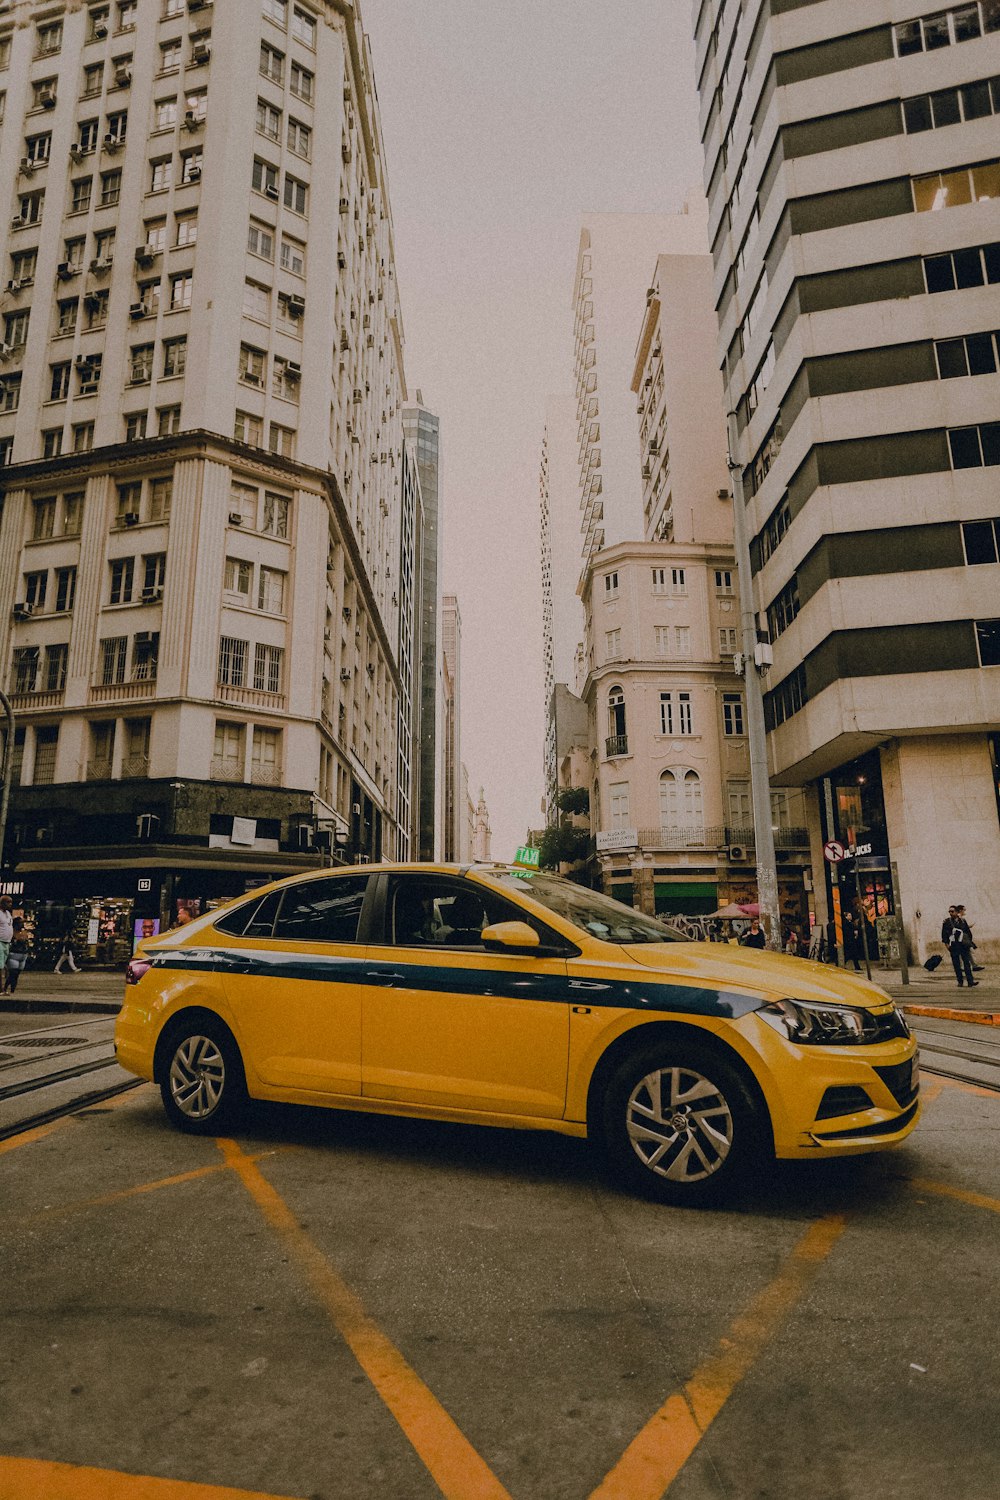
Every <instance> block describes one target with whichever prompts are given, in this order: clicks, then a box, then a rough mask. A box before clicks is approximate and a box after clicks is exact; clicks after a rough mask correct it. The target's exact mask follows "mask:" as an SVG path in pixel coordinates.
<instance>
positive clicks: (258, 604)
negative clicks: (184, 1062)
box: [0, 0, 406, 956]
mask: <svg viewBox="0 0 1000 1500" xmlns="http://www.w3.org/2000/svg"><path fill="white" fill-rule="evenodd" d="M15 20H16V24H15ZM0 90H2V91H3V92H4V105H5V117H4V124H3V129H2V135H0V205H2V206H3V209H4V214H5V217H4V219H3V236H2V244H0V253H2V256H3V269H4V274H3V285H4V286H5V288H6V290H5V293H4V299H3V307H2V309H0V340H2V347H0V361H2V363H0V381H2V395H0V459H2V462H3V464H4V469H5V472H4V476H3V478H4V488H5V500H4V507H3V518H2V523H0V631H2V634H3V640H2V642H0V651H2V659H3V662H4V670H5V673H6V680H7V685H8V688H9V691H10V692H11V693H12V695H13V698H14V703H15V708H16V710H17V714H18V722H19V725H20V728H19V730H18V742H17V745H16V747H15V753H16V757H17V766H18V771H19V777H20V782H21V785H20V788H19V790H18V791H17V793H16V797H15V801H14V808H13V814H12V821H11V825H10V830H9V832H10V842H9V845H8V851H7V854H8V861H9V862H12V863H14V864H15V865H16V874H17V876H18V879H19V880H23V882H24V886H25V892H24V894H25V896H26V898H29V899H33V900H35V901H36V902H37V903H38V904H39V905H40V906H44V905H45V903H49V904H50V905H51V906H52V907H53V908H54V909H56V910H57V911H58V912H59V917H58V920H60V921H64V920H67V915H68V916H71V917H72V918H73V919H74V920H76V921H77V922H78V924H79V922H83V929H87V930H89V925H88V924H89V922H90V921H97V922H99V923H100V924H103V926H102V930H105V929H107V928H109V927H110V928H111V929H113V937H114V942H115V944H116V948H115V956H120V950H121V949H123V948H124V947H126V946H127V943H128V936H129V934H128V921H129V918H130V916H131V914H132V908H133V907H134V909H135V910H136V911H140V912H141V915H143V916H145V917H147V918H148V919H150V920H163V921H167V920H173V918H174V916H175V915H176V911H177V908H178V903H179V902H185V903H189V904H198V903H202V902H205V901H211V900H215V899H218V898H219V897H221V896H224V895H231V894H233V893H234V892H236V891H238V890H242V889H243V888H244V884H245V882H246V880H247V879H251V880H253V879H263V878H265V877H267V876H271V875H274V874H279V873H282V872H285V871H290V870H294V869H296V868H301V867H303V866H305V865H309V864H313V863H316V862H317V861H318V860H319V859H320V858H321V857H329V855H328V854H327V853H326V852H325V851H326V850H330V852H333V851H334V850H336V849H338V848H339V849H342V850H343V851H345V852H348V853H350V854H352V855H355V856H361V857H369V858H378V857H379V856H380V855H381V854H382V853H383V852H386V853H394V852H395V851H396V849H397V847H398V845H397V816H398V808H399V802H398V790H399V789H398V777H399V776H400V774H405V768H404V766H403V765H402V764H401V761H400V746H399V743H398V735H399V713H400V691H401V683H400V672H399V663H398V660H397V655H398V651H399V643H400V638H401V630H400V610H401V608H402V607H403V606H402V604H401V593H400V570H401V559H402V558H403V555H404V540H403V536H402V534H401V509H402V492H403V471H402V418H401V407H402V403H403V401H404V400H405V396H406V390H405V382H404V373H403V361H402V327H401V322H400V315H399V308H398V301H397V290H396V278H395V268H394V260H393V238H392V225H391V219H390V213H389V202H388V193H387V187H386V181H385V172H384V162H383V151H382V143H381V136H380V129H379V121H378V111H377V103H376V96H375V88H374V82H373V78H372V73H371V62H370V57H369V53H368V49H367V45H366V41H365V38H364V35H363V33H362V30H361V23H360V19H359V16H358V7H357V6H356V5H354V6H351V5H347V4H345V3H341V0H333V3H324V0H263V3H261V4H240V5H235V4H216V5H200V6H195V5H192V4H191V3H190V0H188V3H183V0H162V3H160V0H155V3H154V0H138V3H135V0H120V3H115V4H110V5H109V4H95V5H92V6H90V7H83V6H75V5H74V6H67V7H64V8H59V7H52V6H49V5H41V4H38V5H32V4H27V3H22V4H21V5H19V6H17V7H16V16H15V11H14V10H13V9H12V8H10V7H4V10H3V13H0ZM317 843H318V844H320V845H322V846H325V848H324V851H323V853H322V854H321V853H318V852H317V847H316V846H317ZM86 912H89V917H88V918H87V920H86V921H85V922H84V920H83V918H84V914H85V913H86ZM102 913H104V915H102ZM83 929H81V930H83Z"/></svg>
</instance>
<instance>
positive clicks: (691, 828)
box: [660, 767, 705, 846]
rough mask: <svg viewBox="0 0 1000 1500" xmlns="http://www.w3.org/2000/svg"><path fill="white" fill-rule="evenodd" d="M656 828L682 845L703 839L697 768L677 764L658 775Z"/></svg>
mask: <svg viewBox="0 0 1000 1500" xmlns="http://www.w3.org/2000/svg"><path fill="white" fill-rule="evenodd" d="M660 827H661V830H662V831H663V832H664V833H669V834H670V835H671V837H672V838H673V839H676V840H677V842H678V843H679V844H681V845H682V846H683V845H687V844H693V845H699V844H703V843H704V842H705V813H704V808H703V805H702V797H701V777H700V776H699V775H698V772H697V771H692V770H691V769H690V768H685V767H677V768H674V769H673V770H667V771H664V772H663V773H662V775H661V776H660Z"/></svg>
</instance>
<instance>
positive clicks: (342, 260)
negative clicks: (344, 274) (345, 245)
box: [337, 250, 347, 271]
mask: <svg viewBox="0 0 1000 1500" xmlns="http://www.w3.org/2000/svg"><path fill="white" fill-rule="evenodd" d="M337 265H338V266H339V267H340V269H341V270H342V271H343V270H346V268H347V256H346V255H345V254H344V252H343V250H338V251H337Z"/></svg>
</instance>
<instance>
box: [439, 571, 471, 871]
mask: <svg viewBox="0 0 1000 1500" xmlns="http://www.w3.org/2000/svg"><path fill="white" fill-rule="evenodd" d="M461 656H462V616H461V614H460V612H459V608H458V597H457V595H455V594H445V595H443V597H442V599H441V679H440V680H441V686H442V726H441V728H442V737H441V752H440V755H439V760H438V781H439V784H440V787H441V796H440V807H441V825H440V837H439V848H440V851H441V853H440V858H441V859H444V860H458V859H461V858H462V845H463V838H466V841H467V835H466V834H464V833H463V829H467V827H468V818H467V812H468V802H469V794H468V786H467V784H466V785H465V786H464V787H463V776H465V777H466V782H467V772H466V771H465V767H464V766H463V764H462V703H461Z"/></svg>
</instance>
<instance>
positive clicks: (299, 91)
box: [288, 62, 313, 104]
mask: <svg viewBox="0 0 1000 1500" xmlns="http://www.w3.org/2000/svg"><path fill="white" fill-rule="evenodd" d="M288 86H289V88H290V89H291V91H292V93H293V94H294V95H295V97H296V98H297V99H304V100H305V102H306V103H307V104H311V103H312V97H313V75H312V74H311V73H310V71H309V69H308V68H303V67H302V65H301V64H300V63H297V62H293V63H292V66H291V72H290V78H289V85H288Z"/></svg>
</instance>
